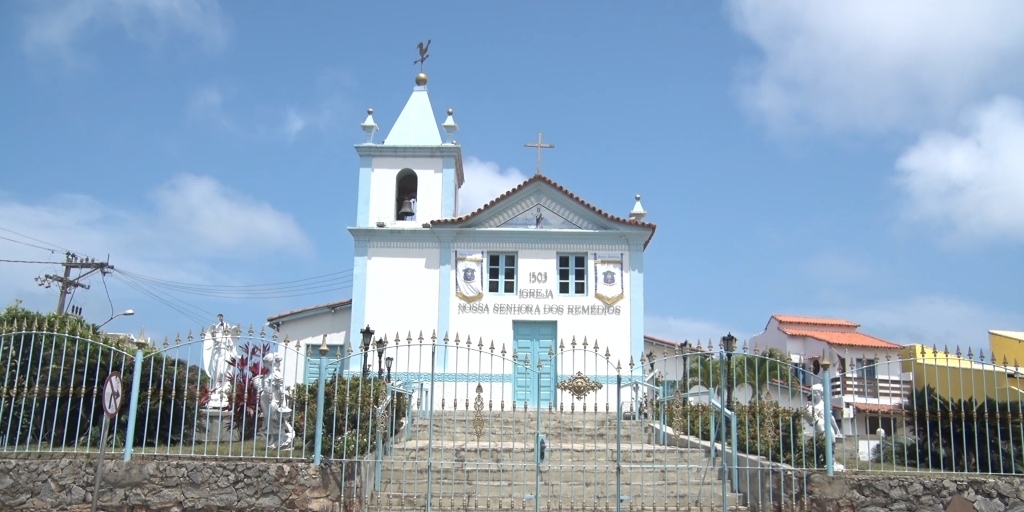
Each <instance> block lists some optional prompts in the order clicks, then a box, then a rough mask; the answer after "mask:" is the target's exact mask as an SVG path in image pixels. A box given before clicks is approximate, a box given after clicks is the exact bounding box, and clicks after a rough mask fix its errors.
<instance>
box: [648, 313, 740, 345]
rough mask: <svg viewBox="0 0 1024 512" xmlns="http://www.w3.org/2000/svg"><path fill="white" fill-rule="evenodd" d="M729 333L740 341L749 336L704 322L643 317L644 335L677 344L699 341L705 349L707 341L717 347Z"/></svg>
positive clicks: (713, 323)
mask: <svg viewBox="0 0 1024 512" xmlns="http://www.w3.org/2000/svg"><path fill="white" fill-rule="evenodd" d="M729 332H731V333H732V334H733V335H734V336H736V337H737V338H740V339H741V340H742V339H746V338H748V337H749V336H750V335H749V334H744V333H741V332H739V331H737V330H735V329H729V328H728V327H726V326H724V325H721V324H718V323H715V322H710V321H706V320H695V319H692V318H675V317H667V316H658V315H647V316H646V317H644V334H649V335H651V336H657V337H659V338H663V339H667V340H669V341H674V342H677V343H682V342H683V341H689V342H690V343H692V344H696V343H697V342H698V341H700V342H701V346H703V347H706V346H707V344H708V341H709V340H712V341H713V343H714V345H715V346H716V347H717V346H718V343H719V340H721V338H722V336H725V334H726V333H729Z"/></svg>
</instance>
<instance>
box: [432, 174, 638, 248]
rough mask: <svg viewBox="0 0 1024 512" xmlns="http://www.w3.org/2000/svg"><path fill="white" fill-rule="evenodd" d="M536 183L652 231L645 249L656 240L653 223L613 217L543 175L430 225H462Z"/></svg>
mask: <svg viewBox="0 0 1024 512" xmlns="http://www.w3.org/2000/svg"><path fill="white" fill-rule="evenodd" d="M536 182H541V183H545V184H547V185H548V186H550V187H552V188H554V189H555V190H557V191H559V192H561V193H563V194H565V195H566V197H568V198H569V199H572V200H573V201H576V202H577V203H579V204H581V205H582V206H583V207H585V208H587V209H589V210H590V211H592V212H594V213H596V214H598V215H600V216H601V217H604V218H605V219H608V220H610V221H612V222H617V223H620V224H626V225H629V226H639V227H643V228H648V229H650V230H651V236H649V237H647V240H646V241H645V242H644V247H645V248H646V247H647V244H649V243H650V242H651V238H654V230H655V229H656V228H657V226H656V225H654V224H653V223H650V222H643V221H635V220H630V219H626V218H623V217H619V216H617V215H612V214H610V213H608V212H606V211H604V210H602V209H600V208H598V207H596V206H594V205H592V204H590V203H588V202H587V201H585V200H583V199H582V198H581V197H579V196H577V195H576V194H573V193H572V192H570V191H569V190H568V189H566V188H565V187H563V186H561V185H559V184H558V183H556V182H555V181H554V180H552V179H551V178H548V177H547V176H544V175H543V174H535V175H534V176H533V177H532V178H530V179H528V180H526V181H524V182H522V183H520V184H519V185H518V186H516V187H514V188H512V189H511V190H509V191H507V192H505V193H504V194H502V195H500V196H498V197H496V198H494V199H493V200H491V202H489V203H487V204H485V205H483V206H481V207H480V208H478V209H477V210H476V211H474V212H471V213H468V214H466V215H463V216H461V217H455V218H451V219H438V220H432V221H430V225H431V226H449V225H455V224H461V223H463V222H466V221H468V220H470V219H473V218H475V217H477V216H478V215H481V214H483V213H484V212H486V211H488V210H490V209H491V208H493V207H494V206H495V205H497V204H498V203H501V202H502V201H504V200H506V199H508V198H509V197H511V196H513V195H515V193H516V192H519V191H520V190H522V189H524V188H526V187H527V186H529V185H530V184H532V183H536Z"/></svg>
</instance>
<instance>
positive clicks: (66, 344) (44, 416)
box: [0, 304, 205, 450]
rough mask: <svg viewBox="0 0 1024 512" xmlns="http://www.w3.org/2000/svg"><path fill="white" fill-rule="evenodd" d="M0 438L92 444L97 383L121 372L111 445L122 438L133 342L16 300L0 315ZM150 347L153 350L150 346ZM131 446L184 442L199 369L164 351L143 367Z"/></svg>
mask: <svg viewBox="0 0 1024 512" xmlns="http://www.w3.org/2000/svg"><path fill="white" fill-rule="evenodd" d="M0 326H2V331H3V332H2V333H0V335H2V336H0V362H2V363H0V364H3V374H2V376H0V382H2V383H3V384H2V386H3V387H2V396H0V439H3V442H2V444H5V445H7V446H8V447H14V446H18V447H19V448H18V449H24V450H31V449H33V447H36V448H41V447H43V446H46V447H48V448H49V447H53V448H57V447H70V446H73V447H84V446H86V445H89V446H96V443H97V442H98V440H99V438H100V427H101V425H102V420H103V407H102V404H101V402H100V399H101V396H102V389H103V385H104V383H105V382H106V379H107V376H108V375H109V374H110V373H111V372H115V371H117V372H120V373H121V378H122V382H123V386H124V389H123V393H124V397H123V399H122V403H121V410H120V414H119V416H118V417H117V418H116V420H115V426H114V427H111V431H110V433H111V435H110V436H109V437H108V439H109V442H110V444H111V445H114V446H118V445H123V443H124V434H125V432H126V429H127V424H128V404H129V401H130V399H131V397H130V392H131V383H132V378H133V374H134V371H135V367H134V354H135V350H136V347H135V345H134V344H132V343H128V342H126V341H125V340H123V339H114V338H107V337H104V336H103V335H102V334H100V333H99V332H98V331H97V329H96V328H95V327H94V326H92V325H90V324H88V323H86V322H85V321H83V320H82V319H81V318H78V317H74V316H69V315H68V316H62V315H56V314H50V315H44V314H40V313H36V312H32V311H28V310H26V309H24V308H21V307H20V305H18V304H15V305H13V306H11V307H8V308H7V309H6V310H4V311H3V313H2V314H0ZM148 350H149V352H150V353H152V350H153V349H152V348H150V349H148ZM141 377H142V379H141V386H140V388H141V389H140V399H139V411H138V415H137V422H136V429H135V438H134V441H133V442H134V443H135V444H156V443H167V442H187V441H190V440H191V438H192V435H193V425H194V417H195V411H196V409H197V407H198V405H199V404H200V403H201V400H202V396H203V394H204V389H205V380H204V379H205V377H203V376H202V372H201V371H200V370H199V368H198V367H195V366H189V365H188V364H187V363H186V362H185V361H180V360H174V359H171V358H168V357H166V356H165V355H163V354H155V355H151V356H150V357H147V358H146V359H145V360H144V362H143V365H142V375H141Z"/></svg>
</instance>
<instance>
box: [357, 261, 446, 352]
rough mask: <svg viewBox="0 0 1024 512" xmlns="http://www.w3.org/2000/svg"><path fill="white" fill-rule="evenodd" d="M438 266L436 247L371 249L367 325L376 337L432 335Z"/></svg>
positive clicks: (389, 338) (367, 289) (392, 340)
mask: <svg viewBox="0 0 1024 512" xmlns="http://www.w3.org/2000/svg"><path fill="white" fill-rule="evenodd" d="M438 264H439V257H438V250H437V249H436V248H400V249H399V248H380V247H370V248H369V249H368V252H367V261H366V282H367V286H366V298H365V299H364V300H365V309H364V311H365V320H364V323H365V324H368V325H369V326H370V327H371V328H373V329H374V330H375V331H376V334H375V335H374V336H375V337H382V336H385V335H386V336H387V339H388V341H389V343H393V342H394V337H395V334H399V335H400V336H401V338H402V339H403V341H404V340H405V339H406V337H407V336H408V335H409V334H410V333H412V336H413V337H417V336H418V335H419V333H420V331H423V333H424V336H430V333H431V331H432V330H433V329H435V328H436V326H437V309H438V304H437V290H438ZM355 300H359V298H358V297H357V298H355ZM400 361H401V362H402V363H403V364H404V363H405V360H404V359H400Z"/></svg>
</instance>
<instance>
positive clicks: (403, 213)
mask: <svg viewBox="0 0 1024 512" xmlns="http://www.w3.org/2000/svg"><path fill="white" fill-rule="evenodd" d="M415 214H416V212H414V211H413V210H412V201H410V200H409V199H406V200H405V201H402V208H401V209H400V210H398V215H399V217H401V218H402V219H403V220H404V219H407V218H409V217H412V216H413V215H415Z"/></svg>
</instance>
